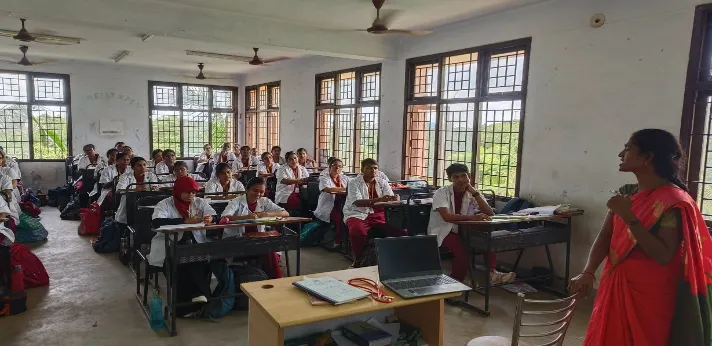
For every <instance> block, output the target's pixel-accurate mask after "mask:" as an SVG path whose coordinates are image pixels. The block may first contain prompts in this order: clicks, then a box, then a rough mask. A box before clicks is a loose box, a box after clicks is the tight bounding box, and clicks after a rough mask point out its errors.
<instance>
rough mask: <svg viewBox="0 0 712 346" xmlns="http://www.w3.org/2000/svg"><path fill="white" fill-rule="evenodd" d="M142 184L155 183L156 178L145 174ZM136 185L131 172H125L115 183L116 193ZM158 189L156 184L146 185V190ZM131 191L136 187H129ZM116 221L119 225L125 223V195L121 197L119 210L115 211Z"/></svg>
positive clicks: (148, 173)
mask: <svg viewBox="0 0 712 346" xmlns="http://www.w3.org/2000/svg"><path fill="white" fill-rule="evenodd" d="M143 182H144V183H157V182H158V177H156V175H155V174H153V173H151V172H147V173H146V175H144V177H143ZM135 183H136V177H134V174H133V172H127V173H124V174H122V175H121V177H119V181H118V182H117V183H116V191H117V192H118V191H120V190H125V189H126V188H127V187H128V186H129V185H131V184H135ZM154 186H155V187H156V188H158V185H157V184H151V185H146V190H151V189H153V187H154ZM131 188H132V189H135V188H136V185H133V186H131ZM116 221H118V222H121V223H126V221H127V220H126V195H122V196H121V203H120V204H119V208H118V209H116Z"/></svg>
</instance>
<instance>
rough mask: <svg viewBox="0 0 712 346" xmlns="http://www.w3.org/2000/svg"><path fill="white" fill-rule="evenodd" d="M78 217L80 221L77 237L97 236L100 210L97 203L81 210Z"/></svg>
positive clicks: (99, 224) (99, 228)
mask: <svg viewBox="0 0 712 346" xmlns="http://www.w3.org/2000/svg"><path fill="white" fill-rule="evenodd" d="M79 216H80V218H81V220H82V222H80V223H79V226H78V227H77V233H78V234H79V235H94V234H99V231H100V230H101V208H100V207H99V204H98V203H96V202H94V203H92V204H90V205H89V208H81V209H80V212H79Z"/></svg>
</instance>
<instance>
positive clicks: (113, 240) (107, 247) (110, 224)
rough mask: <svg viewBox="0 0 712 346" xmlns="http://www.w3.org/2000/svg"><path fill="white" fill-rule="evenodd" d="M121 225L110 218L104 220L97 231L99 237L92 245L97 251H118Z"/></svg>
mask: <svg viewBox="0 0 712 346" xmlns="http://www.w3.org/2000/svg"><path fill="white" fill-rule="evenodd" d="M121 229H122V227H121V225H120V224H119V223H118V222H117V221H116V220H112V219H106V220H104V223H102V224H101V230H100V231H99V238H97V239H96V241H95V242H94V244H92V247H93V248H94V251H95V252H97V253H109V252H118V251H119V246H120V245H121Z"/></svg>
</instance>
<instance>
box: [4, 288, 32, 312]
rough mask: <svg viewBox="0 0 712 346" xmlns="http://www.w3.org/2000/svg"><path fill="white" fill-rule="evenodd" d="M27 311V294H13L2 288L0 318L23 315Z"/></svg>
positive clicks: (23, 292) (22, 292) (21, 292)
mask: <svg viewBox="0 0 712 346" xmlns="http://www.w3.org/2000/svg"><path fill="white" fill-rule="evenodd" d="M25 311H27V292H26V291H20V292H12V291H10V290H9V289H6V290H4V291H3V290H2V288H0V317H2V316H12V315H17V314H21V313H23V312H25Z"/></svg>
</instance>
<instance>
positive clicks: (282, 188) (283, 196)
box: [274, 165, 309, 203]
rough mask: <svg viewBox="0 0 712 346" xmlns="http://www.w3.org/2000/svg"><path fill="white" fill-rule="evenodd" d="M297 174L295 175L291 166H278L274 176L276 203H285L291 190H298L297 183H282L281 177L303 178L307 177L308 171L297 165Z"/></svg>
mask: <svg viewBox="0 0 712 346" xmlns="http://www.w3.org/2000/svg"><path fill="white" fill-rule="evenodd" d="M298 173H299V176H298V177H295V176H294V172H292V168H291V167H289V166H288V165H283V166H279V169H278V170H277V173H276V174H275V176H276V177H277V191H275V195H274V201H275V202H277V203H287V200H288V199H289V195H291V194H292V192H299V184H294V185H286V184H282V179H285V178H286V179H304V178H308V177H309V172H308V171H307V169H306V168H304V167H302V166H298Z"/></svg>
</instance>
